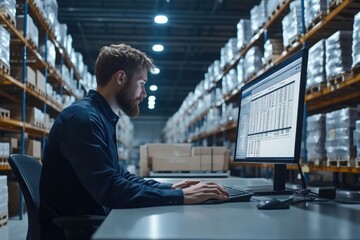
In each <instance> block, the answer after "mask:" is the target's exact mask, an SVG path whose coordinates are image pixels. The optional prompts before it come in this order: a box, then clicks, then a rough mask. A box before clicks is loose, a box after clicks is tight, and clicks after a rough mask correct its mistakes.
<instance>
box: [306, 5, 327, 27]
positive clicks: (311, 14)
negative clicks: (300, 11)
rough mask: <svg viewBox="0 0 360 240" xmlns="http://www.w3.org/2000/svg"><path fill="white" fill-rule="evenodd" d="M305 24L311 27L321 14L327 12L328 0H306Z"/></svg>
mask: <svg viewBox="0 0 360 240" xmlns="http://www.w3.org/2000/svg"><path fill="white" fill-rule="evenodd" d="M304 7H305V25H306V27H309V26H310V25H311V24H312V23H313V22H314V21H315V19H316V18H317V17H318V16H319V15H320V14H325V13H326V11H327V9H328V0H307V1H304Z"/></svg>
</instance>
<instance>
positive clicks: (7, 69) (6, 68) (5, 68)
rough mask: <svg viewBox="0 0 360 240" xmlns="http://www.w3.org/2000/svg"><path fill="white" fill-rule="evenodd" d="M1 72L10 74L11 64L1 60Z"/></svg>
mask: <svg viewBox="0 0 360 240" xmlns="http://www.w3.org/2000/svg"><path fill="white" fill-rule="evenodd" d="M0 74H7V75H10V66H9V65H8V64H6V63H4V62H3V61H0Z"/></svg>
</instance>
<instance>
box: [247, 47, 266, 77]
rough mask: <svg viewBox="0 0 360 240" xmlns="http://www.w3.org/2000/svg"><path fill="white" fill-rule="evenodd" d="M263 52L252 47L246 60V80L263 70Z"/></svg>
mask: <svg viewBox="0 0 360 240" xmlns="http://www.w3.org/2000/svg"><path fill="white" fill-rule="evenodd" d="M261 59H262V52H261V50H260V49H259V48H258V47H257V46H254V47H251V48H250V49H249V50H248V51H247V53H246V54H245V58H244V77H245V80H247V79H249V78H250V77H251V76H253V75H254V74H256V73H257V72H258V71H259V70H260V69H261V68H262V60H261Z"/></svg>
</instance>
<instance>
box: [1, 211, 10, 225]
mask: <svg viewBox="0 0 360 240" xmlns="http://www.w3.org/2000/svg"><path fill="white" fill-rule="evenodd" d="M8 221H9V214H8V213H0V228H1V227H3V226H5V225H6V224H7V223H8Z"/></svg>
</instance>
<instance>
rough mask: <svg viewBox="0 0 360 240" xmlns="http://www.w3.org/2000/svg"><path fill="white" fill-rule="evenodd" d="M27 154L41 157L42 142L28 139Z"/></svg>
mask: <svg viewBox="0 0 360 240" xmlns="http://www.w3.org/2000/svg"><path fill="white" fill-rule="evenodd" d="M26 154H27V155H29V156H33V157H34V158H37V159H39V160H40V159H41V142H39V141H37V140H28V141H27V143H26Z"/></svg>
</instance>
